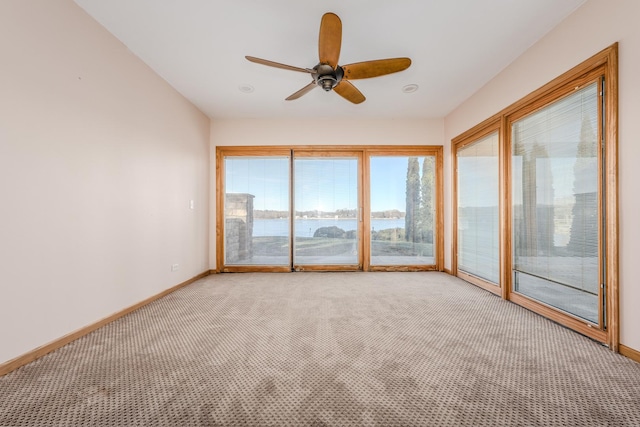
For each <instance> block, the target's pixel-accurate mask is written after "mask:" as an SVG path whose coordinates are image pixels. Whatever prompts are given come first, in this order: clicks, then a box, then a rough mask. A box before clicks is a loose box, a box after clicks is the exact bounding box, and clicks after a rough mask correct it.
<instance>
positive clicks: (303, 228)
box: [253, 218, 404, 237]
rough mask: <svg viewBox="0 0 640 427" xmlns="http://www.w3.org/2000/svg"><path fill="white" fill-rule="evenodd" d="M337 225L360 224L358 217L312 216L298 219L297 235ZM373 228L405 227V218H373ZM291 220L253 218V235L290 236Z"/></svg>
mask: <svg viewBox="0 0 640 427" xmlns="http://www.w3.org/2000/svg"><path fill="white" fill-rule="evenodd" d="M334 225H335V226H336V227H339V228H341V229H343V230H344V231H349V230H355V229H356V228H357V226H358V221H357V220H356V219H331V218H312V219H296V220H295V223H294V227H295V234H296V236H297V237H313V233H315V231H316V230H317V229H318V228H320V227H331V226H334ZM371 228H373V229H374V230H375V231H380V230H384V229H387V228H404V218H398V219H372V220H371ZM288 235H289V220H288V219H254V220H253V236H254V237H261V236H288Z"/></svg>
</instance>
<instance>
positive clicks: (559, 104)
mask: <svg viewBox="0 0 640 427" xmlns="http://www.w3.org/2000/svg"><path fill="white" fill-rule="evenodd" d="M598 103H599V100H598V84H597V83H593V84H591V85H588V86H587V87H585V88H583V89H580V90H577V91H575V92H574V93H573V94H571V95H569V96H567V97H565V98H562V99H560V100H559V101H556V102H554V103H552V104H550V105H549V106H548V107H545V108H543V109H541V110H539V111H537V112H535V113H533V114H531V115H529V116H527V117H525V118H523V119H521V120H519V121H516V122H514V123H513V125H512V159H511V168H512V177H513V181H512V194H513V206H512V215H513V290H514V291H515V292H518V293H520V294H523V295H526V296H528V297H530V298H532V299H535V300H538V301H540V302H542V303H544V304H547V305H549V306H552V307H555V308H557V309H560V310H562V311H565V312H567V313H570V314H572V315H574V316H577V317H580V318H582V319H586V320H588V321H590V322H593V323H595V324H600V321H599V319H600V318H601V313H600V307H602V306H603V304H601V299H600V298H601V297H600V294H599V290H600V283H603V281H602V272H603V269H602V268H601V260H600V257H599V251H600V247H601V242H600V235H601V234H602V233H601V230H600V224H601V221H602V218H601V215H600V207H599V200H600V195H599V182H600V180H601V175H600V170H601V168H600V166H599V165H600V161H601V159H600V158H599V152H600V144H599V142H598V139H599V138H598V134H599V119H598V116H599V108H598Z"/></svg>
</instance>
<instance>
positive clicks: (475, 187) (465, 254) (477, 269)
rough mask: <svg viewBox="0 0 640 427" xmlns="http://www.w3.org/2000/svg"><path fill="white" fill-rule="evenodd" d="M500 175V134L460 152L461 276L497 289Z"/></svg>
mask: <svg viewBox="0 0 640 427" xmlns="http://www.w3.org/2000/svg"><path fill="white" fill-rule="evenodd" d="M499 172H500V165H499V138H498V132H497V131H494V132H491V133H490V134H489V135H486V136H484V137H481V138H479V139H476V140H472V141H471V142H470V143H468V144H464V145H463V146H461V147H460V148H457V150H456V189H457V200H456V202H457V203H456V206H457V221H456V222H457V229H456V232H457V233H456V234H457V242H456V243H457V245H456V248H457V250H456V254H457V269H458V274H459V275H461V274H463V275H470V276H471V277H464V278H465V279H467V280H470V281H474V279H475V278H477V279H480V280H481V281H482V282H483V283H488V284H490V285H494V287H495V288H497V287H498V286H500V214H499V212H500V211H499V207H500V203H499V200H500V188H499V187H500V181H499ZM490 290H494V291H495V289H490Z"/></svg>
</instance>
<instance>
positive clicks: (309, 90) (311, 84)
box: [285, 82, 318, 101]
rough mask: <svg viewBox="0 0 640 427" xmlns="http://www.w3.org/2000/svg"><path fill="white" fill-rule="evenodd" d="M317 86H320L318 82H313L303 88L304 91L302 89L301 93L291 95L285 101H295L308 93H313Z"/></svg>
mask: <svg viewBox="0 0 640 427" xmlns="http://www.w3.org/2000/svg"><path fill="white" fill-rule="evenodd" d="M316 86H318V85H317V84H316V82H311V83H309V84H308V85H306V86H305V87H303V88H302V89H300V90H299V91H297V92H296V93H293V94H291V95H289V96H288V97H286V98H285V101H293V100H294V99H298V98H300V97H301V96H302V95H304V94H306V93H307V92H311V89H313V88H315V87H316Z"/></svg>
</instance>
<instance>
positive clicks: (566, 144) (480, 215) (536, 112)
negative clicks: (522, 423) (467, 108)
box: [452, 44, 619, 351]
mask: <svg viewBox="0 0 640 427" xmlns="http://www.w3.org/2000/svg"><path fill="white" fill-rule="evenodd" d="M617 94H618V87H617V44H615V45H613V46H611V47H609V48H607V49H604V50H603V51H601V52H599V53H598V54H596V55H594V56H593V57H592V58H589V59H588V60H586V61H584V62H583V63H581V64H579V65H577V66H576V67H574V68H573V69H571V70H569V71H567V72H566V73H564V74H563V75H561V76H559V77H558V78H556V79H554V80H553V81H552V82H550V83H548V84H547V85H545V86H543V87H542V88H540V89H538V90H536V91H535V92H533V93H531V94H530V95H528V96H526V97H525V98H523V99H521V100H519V101H517V102H516V103H514V104H513V105H511V106H509V107H507V108H505V109H504V110H503V111H502V112H500V113H498V114H496V115H495V116H493V117H491V118H489V119H488V120H486V121H485V122H483V123H481V124H479V125H478V126H476V127H474V128H473V129H470V130H469V131H467V132H465V133H464V134H462V135H460V136H458V137H456V138H454V139H453V140H452V152H453V162H454V167H455V173H454V182H453V186H454V193H455V194H454V222H455V223H454V228H453V234H454V239H453V245H452V246H453V253H452V260H453V265H452V272H453V273H454V274H456V275H458V276H459V277H462V278H464V279H466V280H468V281H470V282H472V283H474V284H477V285H478V286H482V287H484V288H485V289H488V290H490V291H493V292H495V293H498V294H500V295H501V296H502V297H503V298H505V299H508V300H510V301H513V302H515V303H517V304H520V305H522V306H524V307H527V308H529V309H531V310H533V311H536V312H538V313H540V314H542V315H544V316H547V317H549V318H550V319H552V320H554V321H556V322H558V323H560V324H563V325H565V326H567V327H570V328H572V329H574V330H576V331H578V332H580V333H582V334H584V335H587V336H589V337H591V338H593V339H596V340H599V341H601V342H604V343H606V344H608V345H609V346H610V347H611V348H612V349H613V350H616V351H617V349H618V346H619V324H618V318H619V313H618V294H619V290H618V286H619V285H618V252H617V251H618V249H617V247H618V243H617V239H618V225H617V209H618V201H617V182H616V177H617ZM496 199H497V203H496ZM496 254H497V258H496ZM496 261H497V262H496ZM496 268H497V269H496Z"/></svg>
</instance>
